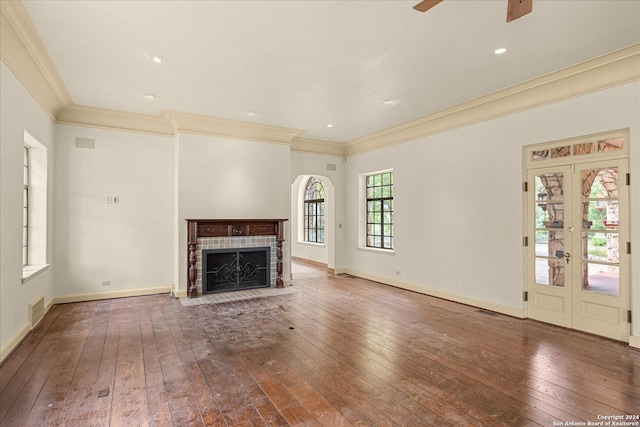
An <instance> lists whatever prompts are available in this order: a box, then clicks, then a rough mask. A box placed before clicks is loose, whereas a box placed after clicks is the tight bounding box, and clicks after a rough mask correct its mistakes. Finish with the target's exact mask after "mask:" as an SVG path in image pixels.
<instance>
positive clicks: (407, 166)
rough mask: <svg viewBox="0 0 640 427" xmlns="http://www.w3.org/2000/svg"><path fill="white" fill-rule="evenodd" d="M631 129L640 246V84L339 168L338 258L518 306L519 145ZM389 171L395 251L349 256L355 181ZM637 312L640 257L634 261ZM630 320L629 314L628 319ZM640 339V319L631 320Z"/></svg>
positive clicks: (354, 241)
mask: <svg viewBox="0 0 640 427" xmlns="http://www.w3.org/2000/svg"><path fill="white" fill-rule="evenodd" d="M622 128H630V134H631V141H630V142H631V166H630V168H631V177H632V185H631V195H630V196H631V212H632V218H631V232H632V247H634V248H638V247H640V233H639V232H638V230H640V208H639V206H640V205H639V204H638V200H640V137H639V132H640V83H638V82H636V83H631V84H627V85H624V86H620V87H615V88H612V89H608V90H604V91H600V92H597V93H593V94H590V95H585V96H581V97H577V98H574V99H571V100H567V101H564V102H560V103H556V104H553V105H549V106H545V107H540V108H536V109H533V110H529V111H525V112H522V113H518V114H513V115H510V116H508V117H504V118H500V119H496V120H491V121H488V122H484V123H480V124H477V125H473V126H468V127H466V128H463V129H457V130H454V131H450V132H446V133H443V134H439V135H435V136H432V137H427V138H422V139H420V140H417V141H413V142H410V143H406V144H400V145H395V146H393V147H389V148H385V149H381V150H376V151H372V152H367V153H363V154H360V155H356V156H352V157H350V158H349V159H348V162H347V163H346V172H345V210H346V226H347V230H348V234H347V237H346V258H347V265H348V266H349V269H350V270H352V271H353V272H356V273H357V272H365V273H367V274H368V275H370V276H376V277H379V278H382V279H384V280H385V281H387V282H393V281H395V282H397V283H399V284H409V285H411V286H415V287H418V288H421V289H424V290H429V289H430V290H436V291H437V292H439V293H443V294H448V295H453V296H462V297H465V298H470V299H474V300H477V301H484V302H488V303H490V304H493V305H497V306H502V307H508V308H514V309H521V308H522V307H523V302H522V292H523V261H522V254H523V248H522V236H523V230H522V222H523V220H522V190H521V188H522V181H523V179H522V176H523V171H522V154H521V150H522V146H524V145H529V144H535V143H540V142H546V141H554V140H559V139H563V138H569V137H576V136H581V135H587V134H592V133H597V132H603V131H609V130H616V129H622ZM387 168H393V169H394V179H395V188H394V190H395V197H394V209H395V215H394V221H395V254H392V255H390V254H381V253H373V252H370V251H365V250H359V249H357V245H358V235H357V233H358V216H359V214H360V213H359V211H358V176H359V174H362V173H366V172H372V171H376V170H381V169H387ZM631 264H632V265H631V268H632V272H631V273H632V282H631V287H632V309H633V311H634V312H635V313H640V250H638V251H634V253H633V255H632V263H631ZM636 316H637V314H636ZM634 331H635V332H634V335H640V322H638V321H637V317H636V322H635V323H634Z"/></svg>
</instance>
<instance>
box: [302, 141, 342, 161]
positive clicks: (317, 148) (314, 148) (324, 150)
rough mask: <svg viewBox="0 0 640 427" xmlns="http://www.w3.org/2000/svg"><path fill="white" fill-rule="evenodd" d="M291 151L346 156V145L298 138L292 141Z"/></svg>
mask: <svg viewBox="0 0 640 427" xmlns="http://www.w3.org/2000/svg"><path fill="white" fill-rule="evenodd" d="M291 151H302V152H308V153H317V154H328V155H332V156H340V157H343V156H344V144H339V143H337V142H328V141H319V140H317V139H311V138H302V137H296V138H294V139H293V141H291Z"/></svg>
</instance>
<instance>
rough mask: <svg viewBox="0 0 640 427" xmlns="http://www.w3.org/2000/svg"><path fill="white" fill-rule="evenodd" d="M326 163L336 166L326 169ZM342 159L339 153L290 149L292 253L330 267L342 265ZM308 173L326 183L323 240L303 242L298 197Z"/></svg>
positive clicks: (302, 192) (342, 266)
mask: <svg viewBox="0 0 640 427" xmlns="http://www.w3.org/2000/svg"><path fill="white" fill-rule="evenodd" d="M327 165H332V166H335V170H328V168H327ZM344 166H345V163H344V160H343V158H342V157H338V156H330V155H322V154H313V153H304V152H299V151H293V152H292V153H291V179H292V181H293V183H292V184H291V234H292V238H291V245H292V246H291V255H292V256H295V257H298V258H303V259H308V260H312V261H317V262H321V263H325V264H327V266H328V267H329V268H334V269H338V270H340V269H342V268H344V255H343V251H342V249H343V246H344ZM309 176H319V177H321V178H322V179H323V184H324V186H325V210H326V217H325V222H326V223H325V244H324V245H316V244H310V243H304V242H302V240H303V236H301V235H298V229H299V227H300V224H299V217H300V215H301V212H300V211H301V209H300V207H301V199H300V195H301V194H302V196H304V186H305V185H306V183H307V179H308V177H309Z"/></svg>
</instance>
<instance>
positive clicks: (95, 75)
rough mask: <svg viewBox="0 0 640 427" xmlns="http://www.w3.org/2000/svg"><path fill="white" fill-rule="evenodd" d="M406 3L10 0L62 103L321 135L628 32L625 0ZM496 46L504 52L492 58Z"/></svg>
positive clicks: (412, 111) (500, 80)
mask: <svg viewBox="0 0 640 427" xmlns="http://www.w3.org/2000/svg"><path fill="white" fill-rule="evenodd" d="M417 2H418V1H404V0H395V1H380V0H376V1H346V0H340V1H329V0H321V1H310V0H298V1H296V0H289V1H267V0H262V1H153V0H142V1H126V2H125V1H105V0H100V1H98V0H77V1H58V0H49V1H41V0H38V1H31V0H25V1H24V2H23V3H24V5H25V7H26V9H27V11H28V13H29V15H30V16H31V19H32V20H33V23H34V24H35V27H36V29H37V31H38V33H39V35H40V37H41V38H42V40H43V43H44V45H45V47H46V49H47V51H48V53H49V55H50V56H51V58H52V60H53V63H54V64H55V67H56V68H57V71H58V72H59V74H60V76H61V77H62V80H63V82H64V85H65V86H66V88H67V90H68V92H69V93H70V95H71V97H72V98H73V102H74V103H75V104H78V105H83V106H90V107H97V108H104V109H112V110H118V111H125V112H132V113H143V114H150V115H154V116H158V115H160V114H161V111H162V110H174V111H181V112H185V113H193V114H200V115H207V116H213V117H217V118H223V119H231V120H241V121H246V122H251V123H258V124H265V125H271V126H282V127H287V128H292V129H300V130H304V131H305V133H304V134H303V135H302V136H303V137H305V138H313V139H317V140H325V141H332V142H348V141H352V140H354V139H357V138H360V137H363V136H366V135H370V134H372V133H374V132H378V131H381V130H383V129H387V128H390V127H393V126H396V125H399V124H401V123H404V122H407V121H410V120H413V119H416V118H419V117H422V116H425V115H428V114H431V113H434V112H437V111H441V110H443V109H445V108H448V107H452V106H455V105H458V104H461V103H463V102H465V101H468V100H471V99H475V98H478V97H481V96H483V95H487V94H490V93H493V92H496V91H499V90H501V89H504V88H507V87H510V86H514V85H516V84H519V83H522V82H525V81H529V80H532V79H534V78H537V77H540V76H542V75H546V74H549V73H551V72H553V71H556V70H559V69H563V68H566V67H569V66H572V65H575V64H578V63H581V62H584V61H586V60H589V59H592V58H594V57H598V56H601V55H603V54H606V53H609V52H612V51H615V50H618V49H621V48H624V47H627V46H630V45H633V44H636V43H639V42H640V1H638V0H622V1H615V0H603V1H598V0H589V1H581V0H568V1H563V0H534V5H533V12H532V13H531V14H529V15H526V16H524V17H522V18H520V19H518V20H516V21H513V22H511V23H509V24H507V23H506V9H507V1H506V0H490V1H481V0H446V1H444V2H442V3H441V4H439V5H438V6H437V7H435V8H433V9H432V10H430V11H428V12H427V13H420V12H417V11H415V10H413V9H412V6H413V5H414V4H415V3H417ZM499 47H504V48H506V49H507V52H506V53H504V54H503V55H495V54H494V53H493V52H494V50H495V49H497V48H499ZM153 55H158V56H160V57H162V59H163V61H162V63H161V64H157V63H155V62H154V61H153V60H152V56H153ZM145 94H152V95H155V99H149V98H148V97H145ZM385 100H388V101H390V102H386V103H385ZM250 112H254V113H255V114H249V113H250ZM328 125H332V127H328Z"/></svg>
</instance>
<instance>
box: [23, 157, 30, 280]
mask: <svg viewBox="0 0 640 427" xmlns="http://www.w3.org/2000/svg"><path fill="white" fill-rule="evenodd" d="M22 182H23V185H24V187H23V189H22V266H23V267H24V266H25V265H29V147H28V146H26V145H25V147H24V163H23V178H22Z"/></svg>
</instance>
